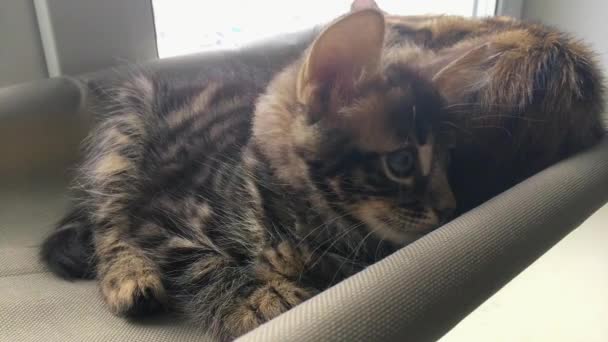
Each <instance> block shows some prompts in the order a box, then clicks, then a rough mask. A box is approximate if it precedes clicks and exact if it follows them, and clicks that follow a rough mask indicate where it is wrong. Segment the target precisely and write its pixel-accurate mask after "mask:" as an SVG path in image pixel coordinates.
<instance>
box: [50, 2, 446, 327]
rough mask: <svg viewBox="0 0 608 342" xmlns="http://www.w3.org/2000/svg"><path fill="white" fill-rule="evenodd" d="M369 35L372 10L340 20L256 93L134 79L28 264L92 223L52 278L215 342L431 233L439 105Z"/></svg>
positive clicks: (436, 200) (442, 194) (439, 177)
mask: <svg viewBox="0 0 608 342" xmlns="http://www.w3.org/2000/svg"><path fill="white" fill-rule="evenodd" d="M361 27H365V28H366V30H365V31H364V32H360V28H361ZM355 33H356V34H355ZM384 36H385V22H384V17H383V15H382V14H381V13H380V12H377V11H374V10H363V11H357V12H354V13H352V14H351V15H349V16H346V17H343V18H341V19H339V20H337V21H336V22H334V23H333V24H331V25H330V26H329V27H327V28H326V29H325V30H324V31H323V32H322V33H321V34H320V35H319V36H318V37H317V38H316V39H315V40H314V42H313V43H312V45H311V47H310V48H309V49H307V50H306V52H305V53H304V56H303V57H302V58H301V59H299V60H298V61H296V62H295V63H293V64H291V65H290V66H288V67H287V68H286V69H285V70H283V71H281V72H280V73H278V74H277V75H276V77H275V78H274V79H273V80H272V81H271V82H270V84H269V85H268V87H267V89H266V90H265V91H264V90H263V87H261V86H260V85H258V84H255V82H253V84H247V83H246V82H243V80H242V79H239V78H235V79H234V80H230V79H229V77H226V79H223V80H213V81H209V82H207V83H206V84H200V85H199V87H198V89H196V90H192V89H190V91H183V90H181V89H173V88H172V85H171V84H166V83H163V80H162V79H154V78H153V77H150V76H147V75H140V76H136V77H135V78H133V79H132V80H131V81H130V82H128V83H127V84H126V85H125V86H123V87H122V89H120V90H118V91H117V99H116V100H117V101H118V103H119V106H118V107H117V108H119V110H118V111H116V112H114V113H111V114H110V115H109V116H108V117H107V118H106V119H105V120H104V121H102V123H101V124H100V126H99V127H98V128H97V129H96V131H95V132H94V133H93V135H92V137H91V139H90V141H89V143H88V153H87V158H86V160H85V161H84V165H83V166H82V174H81V177H80V180H79V185H80V186H81V191H82V198H81V201H80V203H78V204H77V209H75V210H74V211H73V212H72V213H71V214H69V215H68V216H67V217H66V219H65V220H64V222H62V223H61V224H60V228H59V230H58V231H57V232H56V233H55V235H53V236H52V237H50V238H49V240H47V242H46V244H45V246H44V247H43V254H44V255H45V256H46V258H47V260H49V259H52V258H53V255H56V254H57V253H56V252H57V251H58V250H59V249H58V244H60V243H61V241H66V236H63V235H65V234H72V233H71V232H70V228H72V227H74V226H75V225H77V226H93V227H94V228H93V229H92V231H91V230H87V232H90V233H84V234H82V235H81V236H72V237H71V238H74V240H72V241H73V242H77V243H86V242H87V241H89V239H91V238H92V240H91V241H92V244H89V245H88V246H87V247H86V248H85V249H82V250H81V253H82V255H80V258H78V259H76V262H77V263H79V265H73V264H71V263H70V262H71V260H73V259H75V258H70V260H68V262H66V263H64V264H63V265H62V266H61V267H60V269H61V271H62V272H64V273H63V274H64V275H69V276H81V277H82V276H84V277H87V276H88V277H92V276H93V275H95V276H96V277H97V278H98V281H99V284H100V288H101V292H102V295H103V297H104V299H105V301H106V303H107V305H108V307H109V308H110V310H111V311H112V312H114V313H116V314H119V315H137V314H140V313H142V312H147V311H154V310H158V309H162V308H164V307H171V308H177V309H179V310H182V311H184V312H185V313H186V314H187V315H188V316H189V317H191V318H192V319H193V320H195V321H196V322H198V323H199V324H201V325H202V326H204V327H206V328H207V329H208V330H209V331H210V333H211V334H212V335H213V336H215V337H217V338H219V339H231V338H234V337H237V336H239V335H241V334H243V333H244V332H246V331H249V330H251V329H253V328H255V327H256V326H258V325H259V324H261V323H263V322H265V321H267V320H269V319H271V318H273V317H275V316H277V315H278V314H280V313H282V312H284V311H286V310H288V309H289V308H291V307H293V306H295V305H297V304H298V303H300V302H302V301H304V300H306V299H307V298H310V297H311V296H312V295H314V294H316V293H318V292H319V291H322V290H323V289H325V288H327V287H328V286H331V285H332V284H334V283H336V282H338V281H340V280H342V279H344V278H345V277H346V276H349V275H351V274H353V273H354V272H356V271H358V270H360V269H362V268H363V267H365V266H366V265H368V264H370V263H372V262H374V261H376V260H377V259H380V258H382V257H384V256H386V255H388V254H389V253H391V252H393V251H394V250H396V249H397V248H399V247H401V246H404V245H405V244H407V243H409V242H411V241H413V240H415V239H417V238H418V237H420V236H421V235H423V234H424V233H426V232H428V231H430V230H432V229H434V228H436V227H437V226H439V225H440V224H442V223H444V222H446V221H447V220H448V219H449V218H450V217H451V213H452V212H453V210H454V209H455V200H454V197H453V194H452V192H451V189H450V186H449V183H448V180H447V174H446V163H447V152H446V151H445V149H444V148H443V146H444V144H442V143H441V141H440V139H441V138H440V137H439V136H438V135H436V134H435V131H436V129H435V127H436V126H437V125H438V123H439V121H438V120H439V118H440V117H441V113H440V112H441V110H442V103H443V100H442V98H441V96H440V95H439V94H438V93H437V91H436V89H435V88H434V86H433V85H432V82H431V81H430V80H429V79H427V78H426V77H424V76H423V75H422V74H420V73H419V72H418V71H417V70H416V69H412V68H411V67H410V66H408V64H407V63H406V62H405V61H401V60H398V59H394V58H392V57H391V56H393V54H391V53H390V49H385V47H384V44H383V41H384ZM260 93H262V95H261V96H259V94H260ZM86 234H92V236H87V235H86ZM67 238H68V239H70V237H67ZM89 253H91V254H92V255H93V256H94V260H92V259H90V258H87V256H89ZM59 254H61V253H59ZM63 256H64V257H65V255H63ZM61 262H62V260H60V259H55V260H54V261H50V262H49V264H50V265H51V267H52V268H55V269H56V270H57V268H58V267H57V266H58V265H59V264H61ZM86 263H91V264H90V265H89V264H86ZM83 264H86V265H83ZM71 266H74V267H71ZM91 266H93V267H94V270H93V269H92V267H91Z"/></svg>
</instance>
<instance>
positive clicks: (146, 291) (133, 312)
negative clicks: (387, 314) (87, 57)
mask: <svg viewBox="0 0 608 342" xmlns="http://www.w3.org/2000/svg"><path fill="white" fill-rule="evenodd" d="M100 286H101V292H102V294H103V296H104V299H105V301H106V303H107V304H108V306H109V308H110V311H112V313H114V314H116V315H120V316H140V315H142V314H147V313H153V312H157V311H161V310H162V309H164V308H165V307H166V303H167V300H166V294H165V290H164V287H163V284H162V281H161V279H160V276H159V275H158V273H157V272H154V271H151V270H139V271H136V272H128V273H122V272H116V273H113V274H112V273H111V274H108V275H106V276H105V277H103V278H102V279H101V282H100Z"/></svg>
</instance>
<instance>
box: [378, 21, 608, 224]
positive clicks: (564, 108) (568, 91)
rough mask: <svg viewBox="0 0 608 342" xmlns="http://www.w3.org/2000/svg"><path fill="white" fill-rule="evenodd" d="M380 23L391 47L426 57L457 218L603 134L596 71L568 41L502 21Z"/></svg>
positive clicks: (590, 56)
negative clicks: (449, 154) (447, 144)
mask: <svg viewBox="0 0 608 342" xmlns="http://www.w3.org/2000/svg"><path fill="white" fill-rule="evenodd" d="M387 22H388V25H389V27H392V30H389V31H388V32H389V36H388V38H387V41H388V42H389V44H395V45H400V44H401V45H403V46H404V49H406V50H407V49H410V48H411V46H412V45H414V46H416V47H421V48H422V49H423V50H425V51H426V52H427V53H429V57H428V58H427V60H428V61H429V62H428V63H424V64H426V65H425V66H421V68H423V69H425V70H428V71H429V72H430V74H433V75H434V76H433V80H434V84H435V85H436V86H437V88H438V90H439V91H440V93H441V94H442V95H443V96H444V98H445V100H446V107H445V111H444V113H445V115H446V116H445V117H444V128H447V127H451V129H449V130H448V131H449V132H448V135H449V136H450V138H449V139H448V140H450V141H451V143H452V144H453V147H454V148H453V159H452V163H451V165H452V166H451V170H450V177H451V180H452V185H453V187H454V192H455V194H456V197H457V199H458V204H459V211H460V212H462V211H466V210H469V209H471V208H472V207H474V206H476V205H478V204H480V203H482V202H483V201H485V200H487V199H489V198H490V197H492V196H494V195H497V194H499V193H500V192H502V191H504V190H506V189H508V188H509V187H511V186H513V185H514V184H516V183H517V182H519V181H522V180H523V179H525V178H527V177H529V176H531V175H532V174H534V173H536V172H538V171H540V170H542V169H543V168H546V167H547V166H549V165H551V164H553V163H555V162H557V161H559V160H561V159H563V158H565V157H567V156H570V155H572V154H574V153H576V152H579V151H581V150H582V149H585V148H588V147H590V146H592V145H593V144H595V143H597V142H598V141H599V140H600V139H601V137H602V136H604V134H605V125H604V122H603V120H602V113H603V111H604V103H605V102H604V85H603V78H602V74H601V72H600V70H599V68H598V66H597V62H596V60H595V54H594V53H593V52H592V51H591V50H590V49H589V48H588V47H587V46H586V45H585V44H584V43H582V42H581V41H579V40H577V39H575V38H573V37H571V36H570V35H568V34H566V33H563V32H559V31H557V30H555V29H552V28H550V27H546V26H543V25H540V24H530V23H523V22H520V21H517V20H514V19H511V18H504V17H495V18H487V19H480V20H471V19H465V18H461V17H452V16H428V17H396V16H389V17H388V18H387Z"/></svg>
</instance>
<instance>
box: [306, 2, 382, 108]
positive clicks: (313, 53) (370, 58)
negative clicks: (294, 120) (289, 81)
mask: <svg viewBox="0 0 608 342" xmlns="http://www.w3.org/2000/svg"><path fill="white" fill-rule="evenodd" d="M383 44H384V16H383V15H382V13H380V12H378V11H377V10H374V9H364V10H360V11H357V12H354V13H351V14H349V15H347V16H345V17H343V18H340V19H338V20H337V21H336V22H334V23H333V24H331V25H330V26H329V27H327V28H326V29H325V30H324V31H323V32H322V33H321V34H320V36H319V37H318V38H317V39H316V40H315V41H314V43H313V44H312V48H311V49H310V50H309V52H308V54H307V56H306V59H305V60H304V63H303V64H302V67H301V69H300V73H299V75H298V81H297V95H298V100H299V101H300V102H301V103H304V104H307V105H309V106H311V107H314V108H316V109H317V110H320V111H324V112H332V111H335V110H336V109H337V108H339V106H340V105H341V104H343V103H345V102H346V101H348V100H349V99H350V98H351V96H352V95H353V90H354V87H355V84H356V82H357V81H358V80H359V79H360V78H361V77H362V76H364V75H365V74H366V73H374V72H375V71H376V70H377V69H378V67H379V64H380V57H381V53H382V46H383Z"/></svg>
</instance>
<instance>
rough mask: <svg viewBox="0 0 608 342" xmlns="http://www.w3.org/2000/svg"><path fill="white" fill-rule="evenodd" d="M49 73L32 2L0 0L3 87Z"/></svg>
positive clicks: (0, 50) (0, 66)
mask: <svg viewBox="0 0 608 342" xmlns="http://www.w3.org/2000/svg"><path fill="white" fill-rule="evenodd" d="M46 76H47V72H46V64H45V60H44V57H43V54H42V47H41V45H40V35H39V32H38V25H37V21H36V15H35V14H34V5H33V3H32V1H27V0H0V87H3V86H8V85H11V84H15V83H19V82H27V81H32V80H37V79H41V78H45V77H46Z"/></svg>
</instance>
